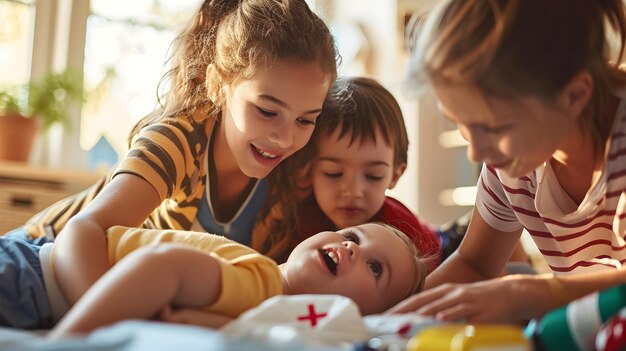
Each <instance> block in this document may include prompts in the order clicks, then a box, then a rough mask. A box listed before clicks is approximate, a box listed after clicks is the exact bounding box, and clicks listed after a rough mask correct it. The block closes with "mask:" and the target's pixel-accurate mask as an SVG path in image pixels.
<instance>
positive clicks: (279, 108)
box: [221, 61, 331, 178]
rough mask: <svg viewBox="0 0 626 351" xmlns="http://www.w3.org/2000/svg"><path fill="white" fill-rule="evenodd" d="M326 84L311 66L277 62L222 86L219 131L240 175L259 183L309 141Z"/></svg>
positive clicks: (312, 64)
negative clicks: (221, 131) (236, 81)
mask: <svg viewBox="0 0 626 351" xmlns="http://www.w3.org/2000/svg"><path fill="white" fill-rule="evenodd" d="M330 83H331V82H330V79H329V76H328V74H326V73H325V72H323V71H322V69H321V68H320V67H319V65H318V64H317V63H306V64H305V63H299V62H290V61H280V62H277V63H276V64H275V65H274V66H273V67H272V68H270V69H268V70H260V71H259V72H258V73H257V74H256V75H254V76H253V77H252V78H251V79H249V80H245V81H242V82H241V83H239V84H237V85H234V86H233V85H225V86H224V96H225V104H224V106H223V109H222V124H221V128H223V133H224V136H225V140H226V143H227V145H228V149H229V150H230V153H231V154H232V155H231V156H232V158H233V159H234V160H235V162H236V163H237V166H238V167H239V169H240V170H241V171H242V172H243V173H244V174H245V175H246V176H248V177H253V178H264V177H265V176H267V175H268V174H269V172H270V171H271V170H272V169H273V168H274V167H276V165H278V163H280V161H282V160H283V159H285V158H287V157H289V156H290V155H291V154H293V153H294V152H296V151H298V150H300V149H301V148H302V147H303V146H304V145H305V144H306V143H307V142H308V141H309V138H310V137H311V133H313V128H314V127H315V121H316V119H317V116H318V115H319V113H320V111H321V109H322V104H323V102H324V99H325V97H326V94H327V92H328V89H329V87H330Z"/></svg>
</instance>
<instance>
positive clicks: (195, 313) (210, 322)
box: [159, 306, 233, 329]
mask: <svg viewBox="0 0 626 351" xmlns="http://www.w3.org/2000/svg"><path fill="white" fill-rule="evenodd" d="M159 319H161V320H162V321H165V322H170V323H178V324H189V325H197V326H200V327H207V328H213V329H219V328H221V327H223V326H224V325H226V323H228V322H230V321H232V320H233V318H231V317H228V316H224V315H221V314H215V313H210V312H205V311H200V310H197V309H192V308H180V309H177V310H173V309H172V307H171V306H166V307H165V308H163V310H161V312H160V313H159Z"/></svg>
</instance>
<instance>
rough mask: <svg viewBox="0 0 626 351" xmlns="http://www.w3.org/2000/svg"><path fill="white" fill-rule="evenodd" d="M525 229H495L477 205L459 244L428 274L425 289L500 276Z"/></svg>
mask: <svg viewBox="0 0 626 351" xmlns="http://www.w3.org/2000/svg"><path fill="white" fill-rule="evenodd" d="M521 232H522V231H521V230H519V231H517V232H513V233H507V232H501V231H498V230H495V229H494V228H492V227H491V226H490V225H488V224H487V222H485V220H484V219H483V218H482V216H481V215H480V213H479V212H478V209H477V208H476V207H474V210H473V212H472V218H471V220H470V224H469V227H468V228H467V233H465V236H464V237H463V240H462V241H461V244H460V245H459V248H458V249H457V250H456V251H455V252H454V253H453V254H452V255H451V256H450V257H449V258H448V259H447V260H446V261H445V262H444V263H443V264H442V265H441V266H440V267H439V268H437V269H436V270H435V271H434V272H433V273H431V274H430V275H428V277H427V278H426V287H425V289H430V288H433V287H436V286H439V285H441V284H444V283H469V282H475V281H479V280H485V279H491V278H495V277H498V276H499V275H500V274H501V272H502V269H503V268H504V266H505V264H506V262H507V261H508V260H509V257H510V256H511V253H512V252H513V251H514V250H515V247H516V245H517V244H518V243H519V238H520V235H521Z"/></svg>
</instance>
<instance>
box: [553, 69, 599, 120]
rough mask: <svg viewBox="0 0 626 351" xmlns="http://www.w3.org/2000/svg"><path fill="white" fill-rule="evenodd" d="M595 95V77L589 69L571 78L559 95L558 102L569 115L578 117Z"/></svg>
mask: <svg viewBox="0 0 626 351" xmlns="http://www.w3.org/2000/svg"><path fill="white" fill-rule="evenodd" d="M592 95H593V78H592V77H591V74H590V73H589V72H587V71H582V72H579V73H578V74H576V75H574V77H572V79H570V81H569V83H567V85H566V86H565V87H564V88H563V90H561V93H560V94H559V95H558V97H557V104H558V105H559V106H560V107H561V109H563V110H564V111H565V112H566V113H567V114H568V116H570V117H572V118H575V119H578V117H580V115H581V114H582V113H583V111H584V110H585V108H586V107H587V105H588V104H589V100H591V96H592Z"/></svg>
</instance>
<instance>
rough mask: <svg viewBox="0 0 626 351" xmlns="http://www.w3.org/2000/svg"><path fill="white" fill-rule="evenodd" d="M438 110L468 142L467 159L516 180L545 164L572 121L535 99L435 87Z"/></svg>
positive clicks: (573, 124) (564, 136) (560, 145)
mask: <svg viewBox="0 0 626 351" xmlns="http://www.w3.org/2000/svg"><path fill="white" fill-rule="evenodd" d="M435 92H436V94H437V97H438V100H439V109H440V110H441V112H442V113H443V115H444V116H446V117H447V118H448V119H450V120H451V121H453V122H455V123H456V124H457V125H458V127H459V130H460V132H461V134H462V135H463V137H464V138H465V139H466V140H467V141H468V142H469V144H470V145H469V146H468V149H467V154H468V158H469V159H470V160H472V161H475V162H485V163H486V164H488V165H490V166H492V167H494V168H498V169H500V170H502V171H504V172H505V173H506V174H508V175H509V176H511V177H521V176H524V175H526V174H528V173H529V172H531V171H533V170H534V169H535V168H537V167H538V166H540V165H541V164H543V163H544V162H546V161H548V160H550V158H552V155H553V154H554V153H555V152H557V150H559V148H560V147H562V146H563V143H564V142H565V141H566V140H567V137H568V136H569V135H570V133H571V131H572V129H573V128H575V127H576V126H577V122H576V118H572V117H571V116H568V115H567V114H566V113H564V112H562V111H561V110H559V109H558V108H556V107H555V106H553V105H549V104H547V103H546V102H544V101H543V100H541V99H539V98H535V97H523V98H517V99H514V100H513V99H503V98H497V97H488V96H485V95H484V94H482V92H481V91H480V90H479V89H478V88H476V87H469V86H450V85H436V86H435Z"/></svg>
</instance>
